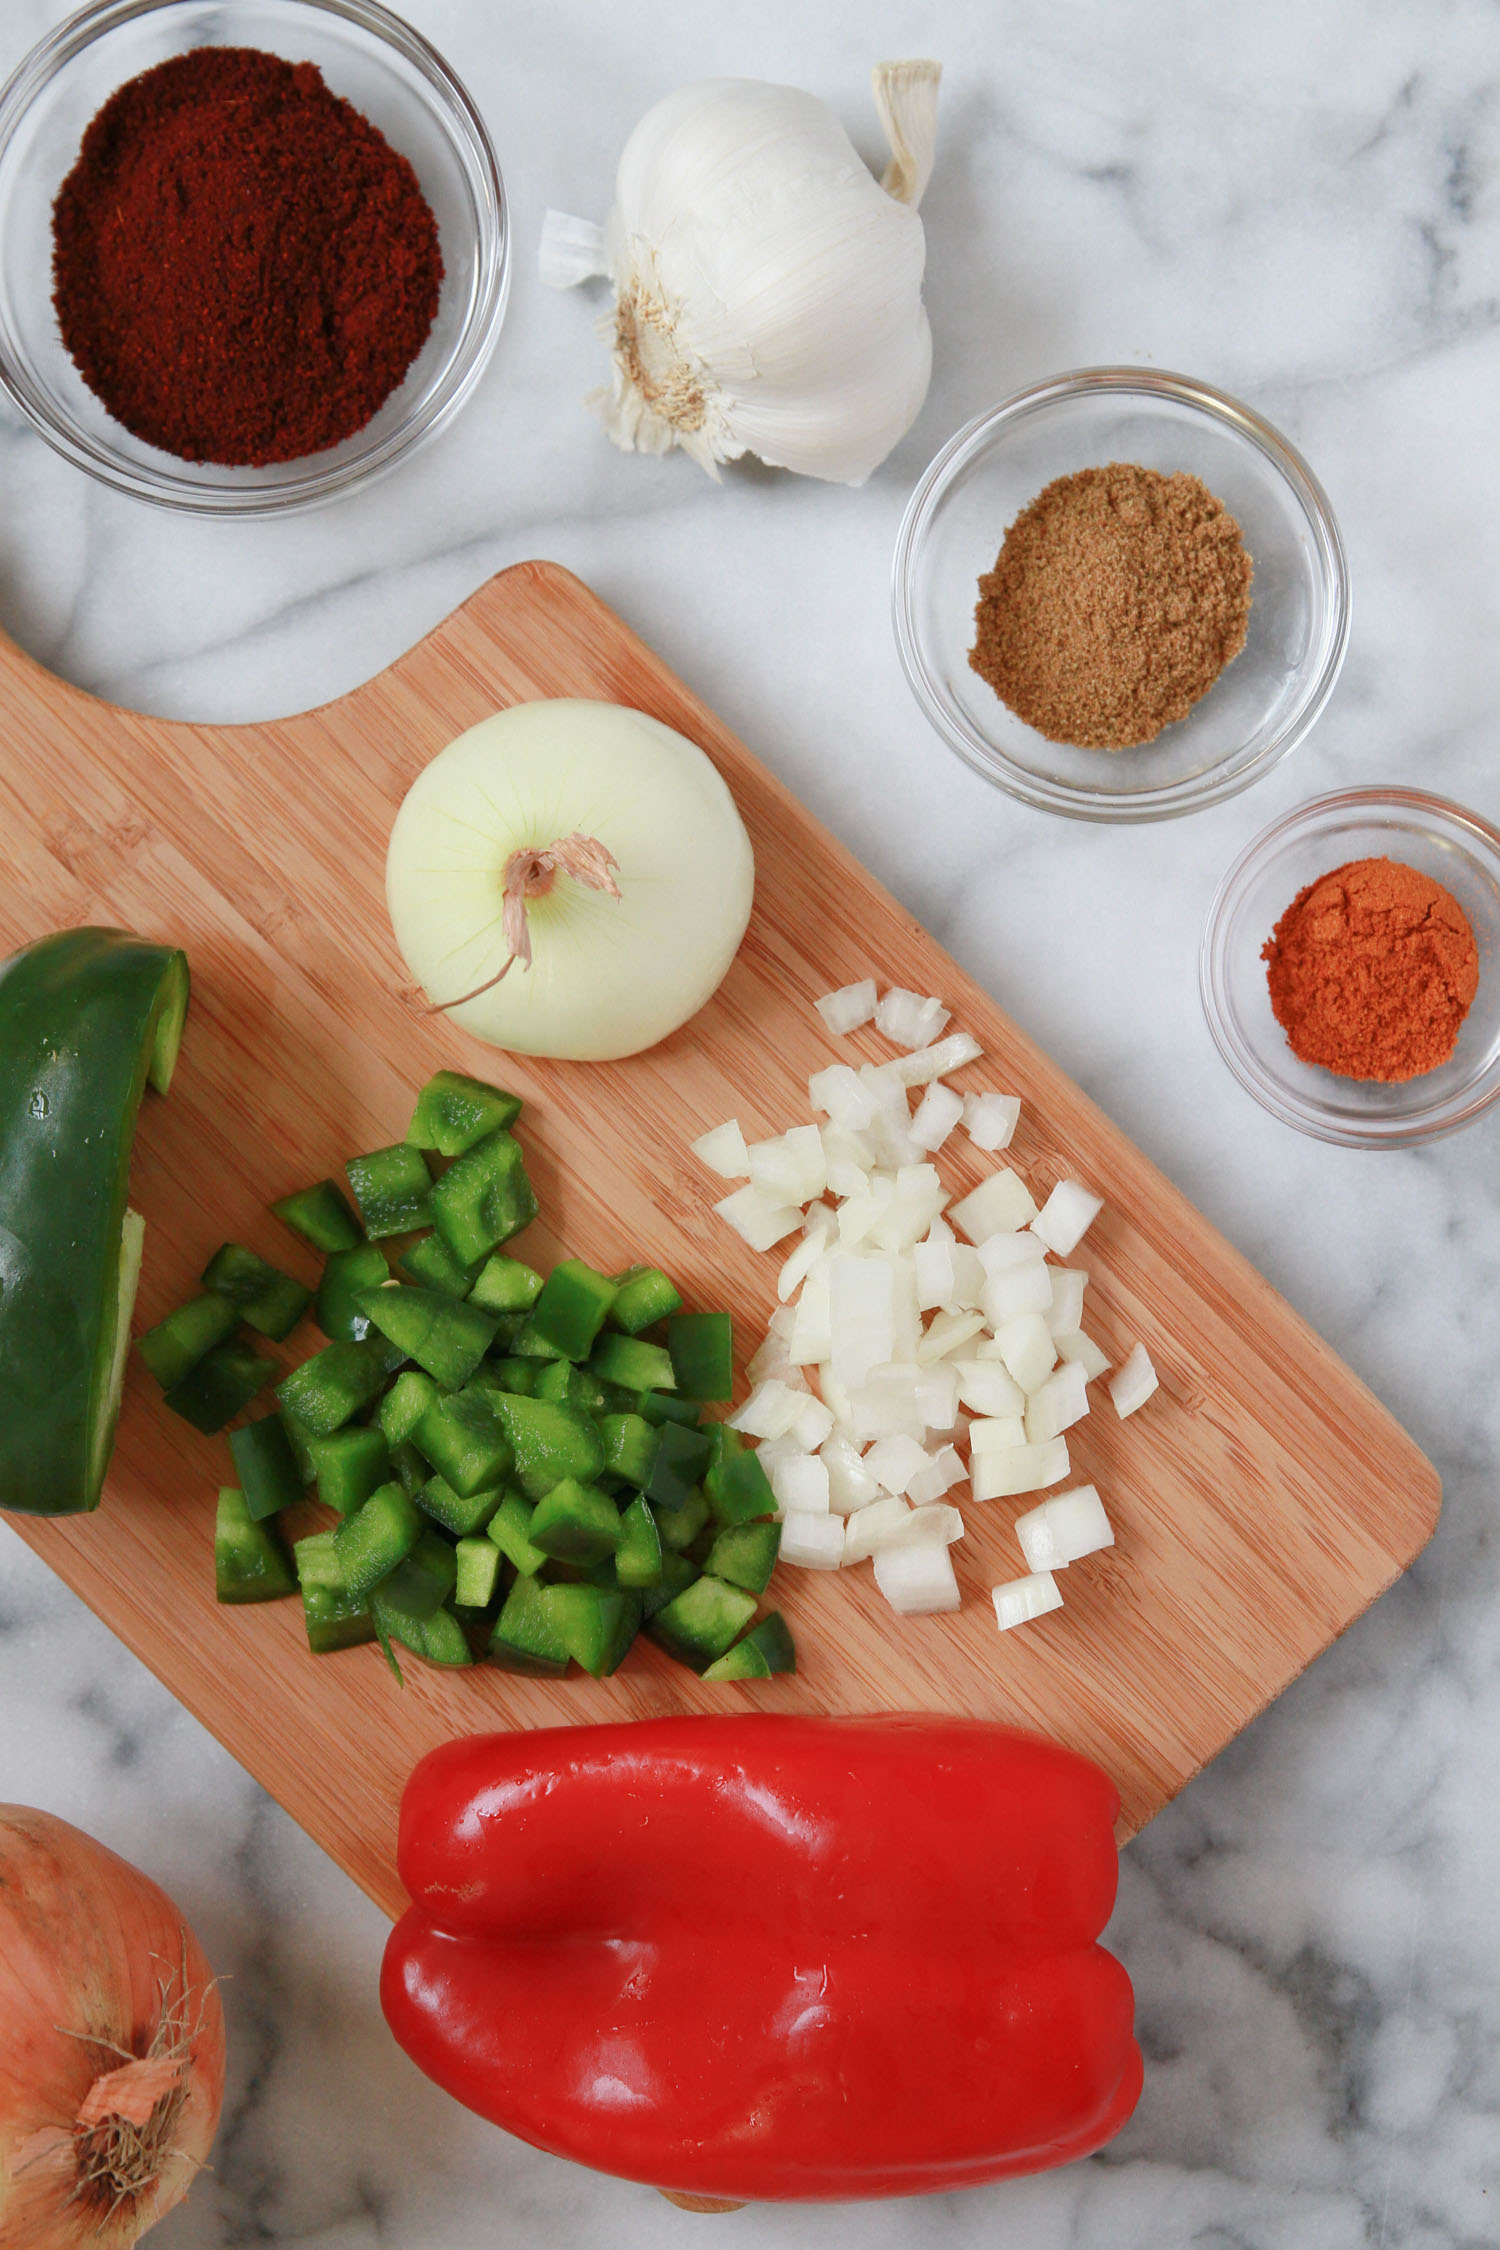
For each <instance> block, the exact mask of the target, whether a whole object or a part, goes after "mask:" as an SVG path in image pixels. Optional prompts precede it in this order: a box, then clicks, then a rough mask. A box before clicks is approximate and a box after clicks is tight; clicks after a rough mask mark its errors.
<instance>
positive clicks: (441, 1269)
mask: <svg viewBox="0 0 1500 2250" xmlns="http://www.w3.org/2000/svg"><path fill="white" fill-rule="evenodd" d="M396 1263H397V1264H398V1265H399V1266H400V1268H401V1271H402V1272H403V1273H407V1274H410V1275H411V1278H412V1280H413V1281H415V1282H417V1283H418V1284H419V1285H420V1286H421V1287H422V1288H423V1289H436V1290H437V1291H439V1292H440V1294H441V1295H442V1296H444V1297H467V1296H468V1294H469V1292H470V1289H471V1288H472V1287H473V1283H474V1268H473V1267H472V1266H461V1265H460V1264H459V1262H458V1260H457V1258H455V1257H454V1255H453V1252H452V1251H451V1250H450V1249H449V1248H448V1245H447V1243H446V1242H445V1241H444V1240H443V1238H442V1236H441V1235H440V1234H424V1235H421V1236H419V1237H418V1239H417V1240H416V1241H415V1242H414V1243H413V1244H412V1246H411V1248H410V1249H409V1250H408V1251H407V1252H406V1255H405V1256H404V1257H402V1258H398V1259H397V1261H396Z"/></svg>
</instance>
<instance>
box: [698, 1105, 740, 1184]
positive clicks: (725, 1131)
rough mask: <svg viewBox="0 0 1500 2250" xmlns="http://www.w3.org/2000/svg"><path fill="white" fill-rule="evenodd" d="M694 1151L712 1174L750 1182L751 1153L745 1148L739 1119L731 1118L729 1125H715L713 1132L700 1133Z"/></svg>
mask: <svg viewBox="0 0 1500 2250" xmlns="http://www.w3.org/2000/svg"><path fill="white" fill-rule="evenodd" d="M692 1150H693V1154H694V1156H696V1157H698V1158H699V1159H700V1160H701V1162H703V1163H704V1164H706V1165H707V1166H708V1168H709V1170H710V1171H711V1172H717V1173H718V1175H719V1177H720V1179H722V1180H748V1179H749V1177H750V1151H749V1150H748V1149H747V1148H746V1146H745V1136H744V1134H743V1133H742V1132H741V1131H740V1121H739V1119H738V1118H737V1117H731V1118H730V1120H729V1122H728V1124H727V1125H715V1127H714V1128H713V1131H712V1132H709V1133H700V1134H699V1135H698V1138H697V1140H695V1141H694V1142H693V1143H692Z"/></svg>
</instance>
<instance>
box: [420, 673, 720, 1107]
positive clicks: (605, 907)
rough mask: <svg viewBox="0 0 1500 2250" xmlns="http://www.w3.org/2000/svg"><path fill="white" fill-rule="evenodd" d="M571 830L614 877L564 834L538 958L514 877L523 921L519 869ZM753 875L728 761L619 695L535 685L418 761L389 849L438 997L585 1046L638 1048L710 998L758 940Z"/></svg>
mask: <svg viewBox="0 0 1500 2250" xmlns="http://www.w3.org/2000/svg"><path fill="white" fill-rule="evenodd" d="M560 842H564V843H566V842H572V843H575V844H588V845H592V846H596V847H598V848H599V849H600V850H602V853H603V854H604V855H606V857H607V859H608V861H609V862H611V863H612V864H611V865H610V867H609V870H608V883H607V887H604V888H595V887H593V886H592V884H591V883H590V882H588V881H586V880H579V879H577V878H575V876H574V875H572V874H570V873H569V872H568V855H567V854H566V853H563V852H558V853H557V854H556V855H555V856H556V858H557V861H558V864H556V865H555V866H553V867H543V868H542V871H541V877H540V880H533V881H530V882H528V883H527V885H526V886H525V888H526V893H527V895H526V897H525V940H526V943H527V944H529V946H530V949H531V959H530V962H529V963H528V962H527V961H526V959H525V956H524V949H523V948H521V947H520V946H519V945H518V943H517V942H516V934H517V933H516V923H515V915H514V892H515V887H516V886H515V883H514V881H512V885H511V889H512V914H511V917H510V928H509V930H508V929H507V916H506V877H507V872H508V871H510V872H512V874H513V873H514V870H515V869H516V868H517V867H523V868H524V867H525V866H526V864H527V863H528V861H531V862H532V863H540V862H543V861H545V860H547V859H548V858H549V857H551V856H553V848H554V847H555V846H558V845H559V843H560ZM518 855H519V857H518ZM576 864H579V865H580V866H581V865H583V864H584V863H583V862H582V861H579V862H576ZM601 864H602V863H601ZM754 887H755V864H754V859H753V856H752V853H751V849H750V839H749V837H748V836H747V835H746V833H745V826H744V822H743V821H742V820H741V819H740V816H739V813H738V811H737V809H736V807H735V803H734V799H733V797H732V796H731V795H730V793H729V790H728V789H727V787H726V786H725V784H724V782H723V780H722V779H721V778H720V775H719V773H718V771H717V770H716V768H715V767H714V765H713V764H712V762H711V761H710V760H709V759H708V758H707V757H706V756H705V755H704V753H703V751H701V750H700V749H699V748H698V746H697V744H696V743H693V742H689V741H688V740H687V738H686V736H684V735H680V734H677V733H675V732H674V731H673V729H672V728H671V727H666V726H663V725H662V724H661V723H660V721H659V720H656V719H652V718H648V717H647V716H646V714H645V713H644V712H642V711H632V710H629V709H627V708H626V707H625V706H624V705H623V704H617V703H593V702H587V701H582V700H571V699H568V700H562V699H560V700H555V701H547V702H537V703H518V704H515V705H513V706H512V707H511V708H510V709H509V710H506V711H500V712H497V713H496V714H495V715H494V717H492V718H489V719H484V720H481V722H480V724H479V725H478V726H476V727H471V728H470V729H469V731H468V732H467V734H461V735H460V736H459V737H458V739H457V740H456V741H455V742H450V743H449V745H448V747H447V749H446V750H443V751H440V752H439V754H438V756H437V757H435V758H434V759H433V760H432V762H431V764H430V765H428V766H426V767H425V768H424V769H423V771H422V772H421V773H420V774H418V776H417V778H416V780H415V781H414V782H413V783H412V786H411V788H410V789H409V790H408V791H407V793H406V796H405V798H404V800H403V802H402V805H401V808H400V810H399V812H398V813H397V815H396V820H395V824H394V826H393V827H392V830H391V839H390V846H389V849H388V852H387V855H386V900H387V904H388V905H389V908H390V915H391V923H392V927H393V928H394V930H395V933H396V943H397V944H398V946H399V947H400V949H401V952H402V955H403V957H404V959H405V961H406V964H407V967H408V968H409V969H410V971H411V974H412V977H413V978H414V980H415V981H416V983H417V984H418V985H419V986H420V987H421V989H422V990H423V992H425V993H426V995H427V997H428V999H429V1000H430V1001H431V1002H432V1003H433V1004H434V1005H435V1006H436V1007H438V1008H441V1009H443V1010H444V1011H445V1012H446V1013H447V1014H448V1015H449V1016H450V1017H451V1019H452V1021H453V1022H454V1023H456V1024H459V1025H461V1026H462V1027H463V1029H464V1030H466V1031H471V1032H473V1033H475V1034H476V1036H477V1037H479V1038H480V1039H485V1040H488V1041H490V1043H491V1044H492V1045H494V1046H497V1047H508V1048H510V1049H511V1050H512V1051H513V1052H514V1053H517V1054H525V1055H554V1056H558V1057H563V1058H567V1059H570V1060H573V1061H587V1062H606V1061H611V1060H613V1059H615V1058H616V1057H618V1056H621V1055H633V1054H637V1053H639V1052H640V1051H641V1050H642V1049H643V1048H646V1047H653V1046H655V1045H656V1044H657V1042H658V1041H659V1040H662V1039H665V1038H666V1037H668V1035H669V1034H670V1033H671V1032H673V1031H675V1030H677V1028H678V1027H679V1025H681V1024H683V1023H685V1022H686V1021H687V1020H688V1018H689V1017H690V1016H693V1015H696V1014H697V1012H698V1010H699V1009H700V1008H701V1007H702V1006H703V1004H704V1002H705V1001H706V1000H707V999H708V998H709V997H710V996H711V994H712V993H713V992H714V991H715V990H716V989H717V987H718V985H719V984H720V983H721V981H722V980H723V977H724V975H725V972H726V971H727V970H728V968H729V965H730V963H731V962H732V961H733V959H734V956H735V954H736V952H737V951H738V950H739V944H740V940H741V938H742V937H743V936H744V934H745V926H746V923H747V922H748V921H749V918H750V905H751V898H752V895H753V892H754ZM616 889H617V891H618V895H617V896H616V895H613V893H614V891H615V890H616ZM465 996H467V997H465ZM455 1002H457V1003H459V1004H458V1005H451V1003H455Z"/></svg>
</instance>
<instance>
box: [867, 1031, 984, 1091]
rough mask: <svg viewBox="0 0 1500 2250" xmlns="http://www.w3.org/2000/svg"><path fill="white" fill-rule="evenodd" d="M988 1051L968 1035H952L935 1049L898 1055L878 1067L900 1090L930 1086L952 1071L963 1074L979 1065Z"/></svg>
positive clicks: (963, 1033) (920, 1048)
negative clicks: (966, 1068) (973, 1064)
mask: <svg viewBox="0 0 1500 2250" xmlns="http://www.w3.org/2000/svg"><path fill="white" fill-rule="evenodd" d="M983 1053H984V1049H983V1048H982V1047H981V1046H980V1044H979V1041H978V1040H977V1039H971V1038H970V1037H969V1034H968V1033H967V1032H966V1031H951V1032H950V1033H949V1034H948V1037H947V1038H946V1039H940V1040H939V1041H938V1042H937V1045H936V1046H935V1047H919V1048H917V1050H916V1052H915V1053H914V1054H910V1055H896V1056H894V1057H893V1058H892V1059H891V1061H890V1062H884V1063H880V1064H878V1065H877V1070H878V1072H880V1073H882V1074H884V1076H886V1077H887V1078H888V1079H890V1080H892V1081H893V1082H894V1083H895V1084H896V1085H898V1086H926V1085H930V1083H931V1082H932V1080H933V1079H934V1078H946V1077H947V1076H948V1073H949V1072H950V1071H952V1070H962V1069H963V1066H964V1064H965V1063H971V1062H978V1060H979V1058H980V1056H981V1055H982V1054H983Z"/></svg>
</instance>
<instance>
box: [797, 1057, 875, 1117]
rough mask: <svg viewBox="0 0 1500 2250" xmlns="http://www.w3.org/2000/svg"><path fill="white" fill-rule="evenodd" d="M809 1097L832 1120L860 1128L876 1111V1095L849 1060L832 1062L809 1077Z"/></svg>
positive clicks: (815, 1108)
mask: <svg viewBox="0 0 1500 2250" xmlns="http://www.w3.org/2000/svg"><path fill="white" fill-rule="evenodd" d="M807 1098H808V1100H809V1101H810V1102H811V1104H812V1106H813V1109H814V1110H822V1111H823V1113H824V1115H825V1116H826V1117H827V1118H828V1120H829V1122H830V1124H833V1125H842V1126H844V1127H846V1128H847V1129H848V1130H849V1131H851V1132H856V1133H857V1132H859V1131H860V1129H861V1128H862V1127H863V1126H866V1125H868V1124H869V1122H870V1119H871V1118H872V1117H873V1116H874V1115H875V1096H874V1095H873V1093H872V1092H871V1091H870V1088H869V1087H868V1086H867V1085H866V1083H865V1081H864V1080H863V1079H862V1078H861V1077H860V1075H859V1072H858V1071H857V1070H855V1069H854V1068H853V1066H852V1065H851V1064H849V1063H830V1064H829V1065H828V1068H827V1069H826V1070H815V1071H814V1072H813V1074H812V1076H811V1078H809V1080H808V1081H807Z"/></svg>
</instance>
